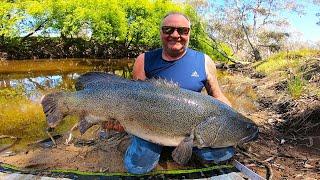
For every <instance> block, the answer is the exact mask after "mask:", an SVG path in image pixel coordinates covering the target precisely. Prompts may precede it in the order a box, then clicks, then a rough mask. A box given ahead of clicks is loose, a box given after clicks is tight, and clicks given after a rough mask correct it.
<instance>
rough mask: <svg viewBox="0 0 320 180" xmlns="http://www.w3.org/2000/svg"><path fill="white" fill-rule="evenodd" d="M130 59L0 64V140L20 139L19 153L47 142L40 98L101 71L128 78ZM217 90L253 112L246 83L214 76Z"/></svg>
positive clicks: (3, 143)
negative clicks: (80, 78) (93, 72)
mask: <svg viewBox="0 0 320 180" xmlns="http://www.w3.org/2000/svg"><path fill="white" fill-rule="evenodd" d="M132 67H133V60H132V59H112V60H110V59H109V60H107V59H104V60H94V59H90V60H89V59H54V60H50V59H43V60H19V61H0V137H1V135H8V136H14V137H18V138H20V141H19V143H17V145H16V146H15V147H14V148H13V149H21V148H23V147H25V146H26V145H28V144H30V143H32V142H35V141H37V140H39V139H45V138H47V137H48V136H47V134H46V133H45V129H46V127H47V125H46V122H45V116H44V113H43V111H42V107H41V105H40V100H41V97H42V96H43V95H44V94H47V93H50V92H55V91H61V90H64V91H74V90H75V88H74V82H75V79H76V78H77V77H79V76H80V75H81V74H84V73H85V72H90V71H103V72H110V73H113V74H117V75H119V76H123V77H125V78H131V71H132ZM218 78H219V82H220V86H221V87H222V89H223V91H224V93H225V94H226V96H227V97H228V98H229V100H230V101H231V102H232V104H233V107H234V108H235V109H236V110H238V111H240V112H242V113H248V112H250V111H253V110H254V105H253V103H252V99H253V98H254V96H255V95H254V93H253V91H252V88H251V85H250V82H248V81H246V80H243V78H235V77H234V76H232V75H230V74H228V73H223V72H218ZM76 121H77V118H76V117H67V118H66V119H65V121H64V122H62V123H61V124H60V125H59V127H58V128H57V130H56V132H57V133H63V132H66V131H67V130H69V129H70V128H71V127H72V126H73V125H74V123H75V122H76ZM11 143H12V138H0V150H1V148H2V147H7V146H8V145H10V144H11Z"/></svg>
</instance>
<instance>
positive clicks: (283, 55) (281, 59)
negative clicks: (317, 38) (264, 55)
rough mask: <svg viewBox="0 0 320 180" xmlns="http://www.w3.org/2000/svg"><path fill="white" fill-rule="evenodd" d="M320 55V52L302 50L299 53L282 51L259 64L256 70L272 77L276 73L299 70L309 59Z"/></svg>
mask: <svg viewBox="0 0 320 180" xmlns="http://www.w3.org/2000/svg"><path fill="white" fill-rule="evenodd" d="M317 55H320V51H317V50H310V49H302V50H297V51H289V52H287V51H282V52H279V53H277V54H275V55H273V56H271V57H269V58H268V59H266V60H265V61H263V62H258V63H259V64H257V65H256V70H257V71H258V72H261V73H264V74H266V75H270V74H272V73H273V72H275V71H284V70H287V69H288V68H292V69H295V68H298V67H299V66H300V65H301V63H303V62H304V61H305V60H306V59H308V57H314V56H317Z"/></svg>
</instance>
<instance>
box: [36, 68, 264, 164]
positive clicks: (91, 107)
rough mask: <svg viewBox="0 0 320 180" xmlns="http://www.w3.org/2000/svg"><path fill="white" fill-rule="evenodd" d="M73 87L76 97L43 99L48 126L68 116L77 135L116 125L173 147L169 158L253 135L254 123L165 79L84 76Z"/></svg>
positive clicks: (56, 95)
mask: <svg viewBox="0 0 320 180" xmlns="http://www.w3.org/2000/svg"><path fill="white" fill-rule="evenodd" d="M76 87H77V91H76V92H58V93H53V94H49V95H46V96H45V97H44V98H43V100H42V106H43V110H44V112H45V114H46V117H47V122H48V124H49V126H50V127H55V126H56V125H58V124H59V122H60V121H61V120H62V119H63V117H65V116H66V115H70V114H72V115H78V116H79V117H80V125H79V129H80V132H81V133H84V132H85V131H86V130H87V129H88V128H90V127H91V126H92V125H93V124H98V123H100V122H103V121H118V122H120V124H121V125H122V126H123V127H124V129H125V130H126V131H127V132H128V133H130V134H133V135H135V136H138V137H140V138H142V139H145V140H147V141H150V142H154V143H157V144H161V145H165V146H177V147H176V150H177V151H174V152H175V153H173V156H175V155H174V154H179V153H181V152H190V148H192V146H197V147H199V148H203V147H211V148H220V147H228V146H236V145H237V144H239V143H244V142H248V141H251V140H253V139H255V138H256V137H257V135H258V127H257V126H256V125H255V123H254V122H252V121H251V120H250V119H248V118H246V117H245V116H243V115H241V114H240V113H238V112H236V111H235V110H234V109H232V108H231V107H229V106H228V105H226V104H224V103H222V102H220V101H219V100H216V99H214V98H212V97H210V96H208V95H203V94H201V93H197V92H193V91H189V90H185V89H181V88H179V87H178V86H177V85H174V84H172V83H170V82H167V81H164V80H149V81H139V80H138V81H134V80H128V79H124V78H121V77H118V76H114V75H108V74H105V73H89V74H85V75H83V76H80V79H79V80H78V82H77V86H76ZM184 148H187V149H189V150H186V149H184ZM187 156H188V158H189V156H190V153H188V155H187ZM175 157H177V158H174V160H175V161H177V162H180V163H184V162H185V161H186V159H183V157H184V156H178V155H177V156H175ZM181 158H182V159H181ZM188 158H187V160H188Z"/></svg>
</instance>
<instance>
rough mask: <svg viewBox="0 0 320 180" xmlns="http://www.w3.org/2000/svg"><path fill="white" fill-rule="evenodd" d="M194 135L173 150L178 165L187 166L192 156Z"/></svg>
mask: <svg viewBox="0 0 320 180" xmlns="http://www.w3.org/2000/svg"><path fill="white" fill-rule="evenodd" d="M193 138H194V136H193V134H192V135H190V136H188V137H186V138H185V139H184V140H183V141H181V142H180V144H179V145H178V146H177V147H176V148H175V149H174V150H173V152H172V155H171V156H172V158H173V160H174V161H175V162H177V163H178V164H182V165H183V164H186V163H187V162H188V161H189V160H190V158H191V155H192V147H193Z"/></svg>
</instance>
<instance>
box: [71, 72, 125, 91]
mask: <svg viewBox="0 0 320 180" xmlns="http://www.w3.org/2000/svg"><path fill="white" fill-rule="evenodd" d="M123 79H124V78H122V77H120V76H117V75H114V74H109V73H105V72H88V73H85V74H83V75H81V76H80V77H79V78H78V79H77V81H76V83H75V88H76V90H77V91H79V90H83V89H88V88H91V87H94V86H95V85H96V83H97V82H101V81H106V82H108V81H119V80H123Z"/></svg>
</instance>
